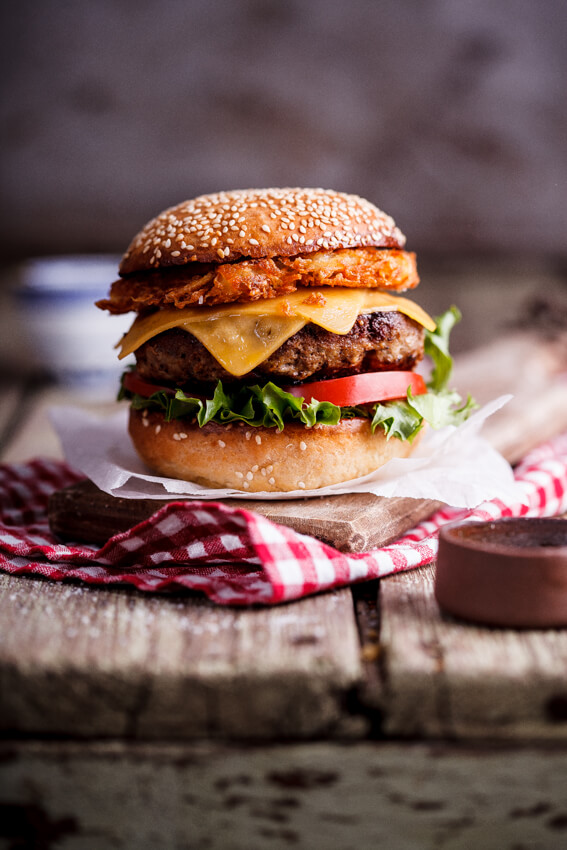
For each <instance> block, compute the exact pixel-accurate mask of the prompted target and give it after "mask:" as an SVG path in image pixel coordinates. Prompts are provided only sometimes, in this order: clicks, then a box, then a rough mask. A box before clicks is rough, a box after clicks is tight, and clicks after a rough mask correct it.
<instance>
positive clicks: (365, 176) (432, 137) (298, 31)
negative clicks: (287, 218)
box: [0, 0, 567, 310]
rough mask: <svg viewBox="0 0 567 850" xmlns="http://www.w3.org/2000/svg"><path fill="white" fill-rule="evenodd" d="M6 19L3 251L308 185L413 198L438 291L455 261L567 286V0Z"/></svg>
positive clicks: (58, 6) (14, 6)
mask: <svg viewBox="0 0 567 850" xmlns="http://www.w3.org/2000/svg"><path fill="white" fill-rule="evenodd" d="M0 23H1V31H2V35H3V39H2V41H3V47H2V54H1V62H2V87H3V98H2V107H1V109H2V121H1V132H2V179H1V191H2V211H3V223H2V232H3V239H2V257H1V259H2V261H3V263H4V265H6V264H12V263H14V262H15V261H20V260H22V259H24V258H27V257H30V256H36V255H44V254H61V253H68V252H75V253H77V252H79V253H82V252H99V251H100V252H106V253H108V252H111V253H114V252H118V253H121V252H122V251H123V250H124V249H125V248H126V246H127V244H128V242H129V241H130V238H131V237H132V236H133V235H134V233H135V232H137V230H138V229H139V228H140V227H141V226H142V225H143V224H144V223H145V222H146V221H147V220H148V219H149V218H150V217H153V215H155V214H156V213H158V212H159V211H160V210H161V209H163V208H164V207H166V206H169V205H172V204H175V203H177V202H179V201H181V200H183V199H186V198H188V197H191V196H194V195H196V194H200V193H203V192H211V191H215V190H219V189H230V188H246V187H261V186H294V185H299V186H323V187H326V188H334V189H338V190H342V191H347V192H355V193H358V194H361V195H363V196H365V197H367V198H369V199H370V200H372V201H373V202H374V203H376V204H377V205H378V206H380V207H382V208H384V209H385V210H386V211H388V212H389V213H390V214H391V215H393V216H394V218H395V219H396V221H397V223H398V224H399V225H400V227H401V229H402V230H403V231H404V232H405V233H406V235H407V237H408V247H410V248H412V249H415V250H416V251H418V252H419V259H420V261H421V270H422V278H423V279H424V281H425V278H426V274H425V272H428V271H429V270H430V269H431V283H430V284H428V285H430V286H431V288H430V289H429V290H428V292H427V293H426V288H425V286H423V287H422V289H420V295H421V294H422V293H423V295H424V298H421V301H422V303H425V306H431V307H432V308H435V307H436V306H437V300H439V301H441V300H446V298H447V293H446V287H448V286H450V285H451V279H453V277H454V270H455V268H458V271H459V275H460V277H459V280H460V281H461V284H460V288H461V289H462V290H463V293H464V297H465V299H466V298H468V299H469V300H471V299H473V294H471V293H472V290H471V286H472V287H473V290H474V283H475V281H476V282H477V283H478V286H479V289H478V292H480V295H482V297H483V298H484V297H485V296H486V297H488V296H489V295H490V293H491V292H492V291H493V289H494V286H496V284H495V283H494V280H495V278H491V277H490V275H489V276H488V278H487V277H486V274H485V275H484V278H483V279H482V280H481V276H480V273H479V272H478V269H479V263H480V264H481V266H482V268H483V269H486V268H487V267H490V268H494V267H495V264H496V266H497V267H498V269H499V274H500V273H502V274H503V275H504V276H503V277H502V274H501V275H500V277H499V278H498V280H499V283H498V284H497V285H498V286H503V285H505V286H508V285H510V287H511V288H512V289H513V287H515V286H516V289H515V290H514V291H515V292H520V291H521V292H522V293H523V292H524V290H530V288H531V287H532V285H535V288H536V289H537V288H538V286H540V283H538V281H541V280H542V279H543V278H542V275H543V276H544V278H545V279H547V278H549V277H551V278H553V280H554V282H555V283H557V285H558V286H559V287H561V286H562V285H563V281H564V278H565V269H566V268H567V238H566V236H567V215H566V200H567V3H565V0H541V2H533V0H498V2H493V0H475V2H470V0H381V2H376V0H375V2H372V0H310V1H309V2H300V0H159V2H158V0H137V2H134V0H123V2H120V0H113V2H111V0H97V2H73V1H72V0H68V2H66V1H65V0H39V2H38V0H36V1H35V2H34V0H17V2H15V0H4V2H3V4H2V11H1V22H0ZM487 264H488V265H487ZM483 274H484V272H483ZM463 280H464V281H465V283H464V284H463ZM483 281H484V282H483ZM502 281H504V283H502ZM517 281H519V283H515V282H517ZM534 282H535V284H534ZM483 287H484V289H483ZM511 291H512V290H511ZM437 293H439V297H438V295H437ZM475 305H476V307H475ZM471 309H473V310H474V309H481V307H479V296H478V295H476V296H474V300H473V303H472V306H471ZM482 309H484V308H482Z"/></svg>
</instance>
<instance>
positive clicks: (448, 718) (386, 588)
mask: <svg viewBox="0 0 567 850" xmlns="http://www.w3.org/2000/svg"><path fill="white" fill-rule="evenodd" d="M433 588H434V567H427V568H423V569H421V570H416V571H414V572H408V573H404V574H398V575H396V576H392V577H390V578H388V579H385V580H383V581H382V582H381V587H380V597H381V634H380V641H381V646H382V652H383V661H382V671H383V675H384V694H383V712H384V729H385V732H386V733H387V734H389V735H409V736H414V735H417V736H425V737H437V736H442V737H452V738H460V739H461V738H479V737H484V738H494V739H497V738H500V739H515V740H518V739H524V740H567V679H566V671H567V631H565V630H554V629H550V630H526V631H517V630H513V629H488V628H479V627H476V626H474V625H469V624H465V623H461V622H458V621H456V620H453V619H451V618H450V617H446V616H443V615H441V613H440V611H439V608H438V606H437V603H436V602H435V599H434V596H433Z"/></svg>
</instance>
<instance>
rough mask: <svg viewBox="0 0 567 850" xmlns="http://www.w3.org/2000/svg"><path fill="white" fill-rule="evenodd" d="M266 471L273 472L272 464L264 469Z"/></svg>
mask: <svg viewBox="0 0 567 850" xmlns="http://www.w3.org/2000/svg"><path fill="white" fill-rule="evenodd" d="M266 469H267V470H268V472H273V471H274V467H273V466H272V464H270V465H269V466H267V467H266Z"/></svg>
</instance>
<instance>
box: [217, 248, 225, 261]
mask: <svg viewBox="0 0 567 850" xmlns="http://www.w3.org/2000/svg"><path fill="white" fill-rule="evenodd" d="M217 257H220V259H221V260H224V249H223V248H217Z"/></svg>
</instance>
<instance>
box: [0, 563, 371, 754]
mask: <svg viewBox="0 0 567 850" xmlns="http://www.w3.org/2000/svg"><path fill="white" fill-rule="evenodd" d="M0 622H2V642H1V646H0V691H1V693H2V695H3V697H2V702H1V706H0V724H1V727H2V728H3V729H4V730H5V731H10V732H13V731H18V732H24V733H41V734H43V733H49V734H59V735H68V734H73V735H79V736H95V735H99V736H114V737H119V736H126V737H136V738H168V737H170V738H178V739H179V738H181V739H183V738H198V737H204V736H208V737H231V738H252V739H262V738H263V739H266V738H306V737H311V736H318V735H323V734H325V735H333V734H337V735H344V734H351V733H352V734H362V733H363V731H364V728H363V726H361V725H360V723H363V721H360V722H359V721H358V720H357V719H356V718H351V717H350V715H349V714H348V712H347V711H346V709H345V698H346V695H347V694H348V693H349V692H350V691H351V689H352V688H354V687H355V686H356V685H357V684H358V683H359V682H360V680H361V676H362V673H361V663H360V646H359V641H358V635H357V630H356V623H355V618H354V610H353V605H352V598H351V594H350V592H349V591H347V590H344V591H339V592H334V593H327V594H323V595H320V596H315V597H312V598H309V599H305V600H303V601H300V602H297V603H295V604H294V605H283V606H280V607H277V608H273V609H225V608H222V607H219V606H214V605H212V604H209V603H207V602H206V601H205V600H202V599H197V598H195V597H194V596H189V595H187V594H185V595H180V594H178V595H175V596H173V595H171V596H170V595H166V594H159V595H158V594H155V595H149V594H139V593H135V592H132V591H129V590H126V589H125V590H121V589H107V588H104V589H97V588H94V587H92V586H91V587H88V588H86V587H82V586H78V585H75V584H69V583H51V582H47V581H42V580H38V579H35V580H34V579H30V578H23V577H14V576H8V575H0Z"/></svg>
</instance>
